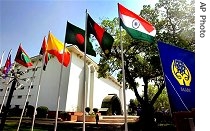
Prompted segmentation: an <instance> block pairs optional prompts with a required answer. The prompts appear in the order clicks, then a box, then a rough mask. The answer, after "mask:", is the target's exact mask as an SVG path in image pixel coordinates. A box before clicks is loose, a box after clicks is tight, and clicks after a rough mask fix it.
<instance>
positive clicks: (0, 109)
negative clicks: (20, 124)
mask: <svg viewBox="0 0 210 131" xmlns="http://www.w3.org/2000/svg"><path fill="white" fill-rule="evenodd" d="M11 52H12V49H11V50H10V51H9V54H8V57H9V55H11ZM3 56H4V51H3V54H2V56H1V63H0V68H1V64H2V60H3ZM7 59H8V58H7ZM13 67H15V63H14V65H13ZM13 67H12V68H13ZM5 77H6V76H5ZM10 81H11V77H10V79H9V81H8V83H7V87H6V91H5V93H4V97H3V100H2V104H1V108H0V113H1V111H2V108H3V105H4V101H5V98H6V95H7V92H8V91H7V90H8V88H9V84H10Z"/></svg>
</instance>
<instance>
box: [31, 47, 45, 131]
mask: <svg viewBox="0 0 210 131" xmlns="http://www.w3.org/2000/svg"><path fill="white" fill-rule="evenodd" d="M45 55H46V51H45V53H44V55H43V57H42V60H43V63H42V68H41V73H40V76H39V84H38V91H37V96H36V103H35V107H34V114H33V120H32V125H31V131H33V130H34V121H35V118H36V108H37V105H38V101H39V92H40V88H41V87H40V83H41V79H42V72H43V67H44V64H45Z"/></svg>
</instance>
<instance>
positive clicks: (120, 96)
mask: <svg viewBox="0 0 210 131" xmlns="http://www.w3.org/2000/svg"><path fill="white" fill-rule="evenodd" d="M119 98H120V102H121V105H122V110H123V112H124V108H123V107H124V99H123V88H122V87H121V88H120V90H119Z"/></svg>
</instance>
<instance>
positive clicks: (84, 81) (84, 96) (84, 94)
mask: <svg viewBox="0 0 210 131" xmlns="http://www.w3.org/2000/svg"><path fill="white" fill-rule="evenodd" d="M86 46H87V9H86V11H85V45H84V77H83V128H82V129H83V131H85V105H86Z"/></svg>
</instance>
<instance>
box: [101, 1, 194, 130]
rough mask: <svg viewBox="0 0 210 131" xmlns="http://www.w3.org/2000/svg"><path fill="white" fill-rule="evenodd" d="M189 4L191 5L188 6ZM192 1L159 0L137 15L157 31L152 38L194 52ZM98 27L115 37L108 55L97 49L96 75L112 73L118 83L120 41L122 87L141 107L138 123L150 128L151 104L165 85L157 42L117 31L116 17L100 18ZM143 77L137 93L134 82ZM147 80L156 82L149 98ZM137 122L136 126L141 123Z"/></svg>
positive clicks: (152, 119)
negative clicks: (141, 90)
mask: <svg viewBox="0 0 210 131" xmlns="http://www.w3.org/2000/svg"><path fill="white" fill-rule="evenodd" d="M191 6H192V7H193V8H191ZM193 11H194V3H193V2H191V3H187V2H186V1H185V0H180V1H177V0H166V1H164V0H160V1H159V3H157V4H156V6H155V8H154V9H153V8H151V6H149V5H145V6H144V7H143V10H141V12H140V15H141V16H142V17H144V18H145V19H147V20H148V21H149V22H150V23H152V24H153V25H154V26H155V27H156V30H157V33H156V40H160V41H164V42H167V43H170V44H174V45H177V46H179V47H182V48H185V49H188V50H192V51H194V48H195V47H194V43H195V42H194V12H193ZM102 26H103V27H104V28H105V29H106V30H107V31H108V32H110V33H111V34H112V35H113V36H114V37H115V42H114V45H113V48H112V51H111V57H109V58H107V57H105V56H104V54H103V52H102V51H101V50H100V48H99V49H98V50H97V51H98V52H99V54H100V56H101V59H100V61H99V69H98V73H99V77H105V78H106V77H107V76H109V75H116V76H117V79H118V81H119V82H122V61H121V48H120V42H122V44H123V55H124V69H125V81H126V88H129V89H131V90H133V91H134V94H135V96H136V99H137V100H138V101H139V103H140V104H141V106H142V112H143V113H142V114H143V115H142V117H141V121H142V122H141V124H142V128H143V130H151V128H152V127H153V125H155V123H154V104H155V102H156V100H157V99H158V97H159V95H160V94H161V93H162V90H163V89H164V88H165V84H164V80H163V73H162V68H161V64H160V58H159V55H158V49H157V44H156V42H155V43H147V42H144V41H137V40H134V39H132V38H131V37H130V36H129V35H128V34H127V33H126V32H125V31H122V32H121V35H122V39H121V41H120V30H119V23H118V19H117V18H114V19H113V20H109V19H106V20H103V21H102ZM138 79H143V82H144V85H143V86H144V93H143V95H142V96H141V95H140V94H139V92H138V91H137V88H138V87H139V86H141V85H139V83H138V82H137V80H138ZM150 81H153V82H155V83H158V84H157V86H158V87H159V88H158V90H157V92H156V93H155V94H154V95H153V97H152V98H151V99H149V96H148V89H149V88H148V84H149V82H150ZM141 124H139V125H141Z"/></svg>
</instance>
